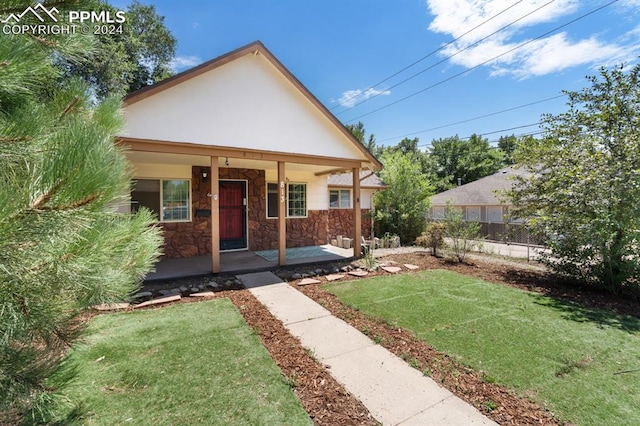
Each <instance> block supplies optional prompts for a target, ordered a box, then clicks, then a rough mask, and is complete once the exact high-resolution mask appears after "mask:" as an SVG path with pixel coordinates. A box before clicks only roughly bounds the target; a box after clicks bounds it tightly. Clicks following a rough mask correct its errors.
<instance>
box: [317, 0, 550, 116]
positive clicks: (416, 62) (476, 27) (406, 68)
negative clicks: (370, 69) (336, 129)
mask: <svg viewBox="0 0 640 426" xmlns="http://www.w3.org/2000/svg"><path fill="white" fill-rule="evenodd" d="M553 1H555V0H553ZM522 2H523V0H519V1H517V2H515V3H514V4H512V5H511V6H509V7H507V8H506V9H504V10H503V11H501V12H499V13H498V14H496V15H494V16H492V17H491V18H489V19H487V20H486V21H483V22H481V23H480V24H478V25H476V26H475V27H473V28H471V29H470V30H469V31H467V32H465V33H464V34H462V35H461V36H458V37H456V38H455V39H453V40H451V41H450V42H448V43H446V44H444V45H442V46H440V47H439V48H438V49H436V50H433V51H431V52H429V53H428V54H426V55H425V56H423V57H422V58H420V59H418V60H417V61H415V62H412V63H411V64H409V65H407V66H406V67H404V68H402V69H401V70H400V71H396V72H395V73H393V74H391V75H390V76H389V77H387V78H385V79H384V80H380V81H379V82H377V83H376V84H373V85H371V86H369V87H367V88H366V89H364V90H363V91H361V92H360V93H358V94H356V95H353V96H349V97H348V98H347V99H345V100H343V101H341V102H340V103H339V104H338V105H335V106H333V107H332V108H330V109H329V110H330V111H333V110H334V109H336V108H338V107H340V106H342V105H344V104H345V103H347V102H349V101H350V100H351V99H354V98H357V97H358V96H360V95H361V94H362V93H366V92H367V91H369V90H371V89H373V88H374V87H376V86H379V85H380V84H382V83H384V82H385V81H388V80H390V79H391V78H393V77H395V76H397V75H398V74H400V73H402V72H404V71H406V70H408V69H409V68H411V67H412V66H414V65H416V64H418V63H420V62H422V61H424V60H425V59H427V58H428V57H430V56H432V55H434V54H435V53H437V52H439V51H441V50H442V49H444V48H445V47H447V46H449V45H451V44H453V43H455V42H456V41H458V40H460V39H461V38H462V37H464V36H466V35H467V34H469V33H470V32H472V31H475V30H477V29H478V28H480V27H481V26H483V25H484V24H486V23H488V22H489V21H491V20H493V19H495V18H497V17H498V16H500V15H502V14H503V13H505V12H506V11H507V10H509V9H511V8H512V7H515V6H516V5H517V4H518V3H522ZM344 111H348V110H344ZM344 111H340V112H338V113H337V114H342V113H343V112H344Z"/></svg>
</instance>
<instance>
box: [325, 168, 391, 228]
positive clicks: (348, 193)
mask: <svg viewBox="0 0 640 426" xmlns="http://www.w3.org/2000/svg"><path fill="white" fill-rule="evenodd" d="M327 183H328V186H329V238H330V239H334V238H336V237H337V236H338V235H344V236H347V235H351V233H352V232H353V213H352V205H353V173H339V174H335V175H329V178H328V181H327ZM385 188H387V185H385V184H384V182H382V179H380V178H379V177H378V176H376V175H375V174H374V173H373V172H371V171H369V170H361V171H360V208H361V210H362V226H361V232H362V235H363V236H364V237H366V238H369V237H370V235H371V224H372V222H371V215H370V214H369V213H370V212H371V209H372V207H373V195H374V194H375V193H376V192H377V191H380V190H383V189H385Z"/></svg>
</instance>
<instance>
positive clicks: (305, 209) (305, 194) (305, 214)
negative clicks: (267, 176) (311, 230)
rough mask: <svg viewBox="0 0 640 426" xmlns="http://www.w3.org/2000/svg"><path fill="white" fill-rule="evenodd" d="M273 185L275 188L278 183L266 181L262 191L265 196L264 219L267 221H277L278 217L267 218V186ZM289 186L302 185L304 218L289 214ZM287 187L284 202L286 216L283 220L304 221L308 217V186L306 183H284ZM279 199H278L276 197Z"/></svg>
mask: <svg viewBox="0 0 640 426" xmlns="http://www.w3.org/2000/svg"><path fill="white" fill-rule="evenodd" d="M270 184H271V185H275V186H276V188H277V187H278V182H275V181H270V182H269V181H268V182H266V183H265V185H264V190H265V195H266V197H265V198H266V202H265V209H266V211H265V217H266V218H267V219H278V216H269V185H270ZM290 185H304V216H291V215H290V214H289V186H290ZM286 186H287V195H286V198H285V200H284V202H285V204H286V206H285V209H286V215H285V218H286V219H306V218H308V217H309V189H308V186H309V185H308V184H307V182H287V183H286ZM278 198H280V197H278Z"/></svg>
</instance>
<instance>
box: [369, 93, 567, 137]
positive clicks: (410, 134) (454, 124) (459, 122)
mask: <svg viewBox="0 0 640 426" xmlns="http://www.w3.org/2000/svg"><path fill="white" fill-rule="evenodd" d="M563 96H566V95H565V94H561V95H557V96H553V97H551V98H546V99H541V100H539V101H534V102H529V103H528V104H524V105H518V106H515V107H511V108H507V109H503V110H501V111H496V112H491V113H489V114H484V115H480V116H477V117H473V118H468V119H466V120H461V121H456V122H455V123H449V124H443V125H441V126H437V127H432V128H430V129H424V130H418V131H416V132H411V133H406V134H404V135H397V136H392V137H389V138H384V139H380V140H378V142H385V141H388V140H392V139H397V138H406V137H407V136H412V135H417V134H419V133H426V132H431V131H433V130H439V129H444V128H445V127H451V126H456V125H458V124H464V123H468V122H470V121H475V120H480V119H482V118H487V117H492V116H494V115H498V114H504V113H505V112H511V111H515V110H517V109H520V108H525V107H528V106H531V105H535V104H540V103H543V102H548V101H552V100H554V99H558V98H562V97H563Z"/></svg>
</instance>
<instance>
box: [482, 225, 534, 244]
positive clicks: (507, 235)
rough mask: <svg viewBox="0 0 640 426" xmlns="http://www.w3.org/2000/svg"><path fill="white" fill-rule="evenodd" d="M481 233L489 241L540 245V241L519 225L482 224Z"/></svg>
mask: <svg viewBox="0 0 640 426" xmlns="http://www.w3.org/2000/svg"><path fill="white" fill-rule="evenodd" d="M480 232H481V233H482V235H483V236H484V237H485V238H486V239H487V240H489V241H497V242H502V243H519V244H531V245H540V241H538V240H539V239H538V238H536V237H535V236H534V235H531V234H530V233H529V231H527V229H526V228H525V227H524V226H522V225H521V224H518V223H485V222H480Z"/></svg>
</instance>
